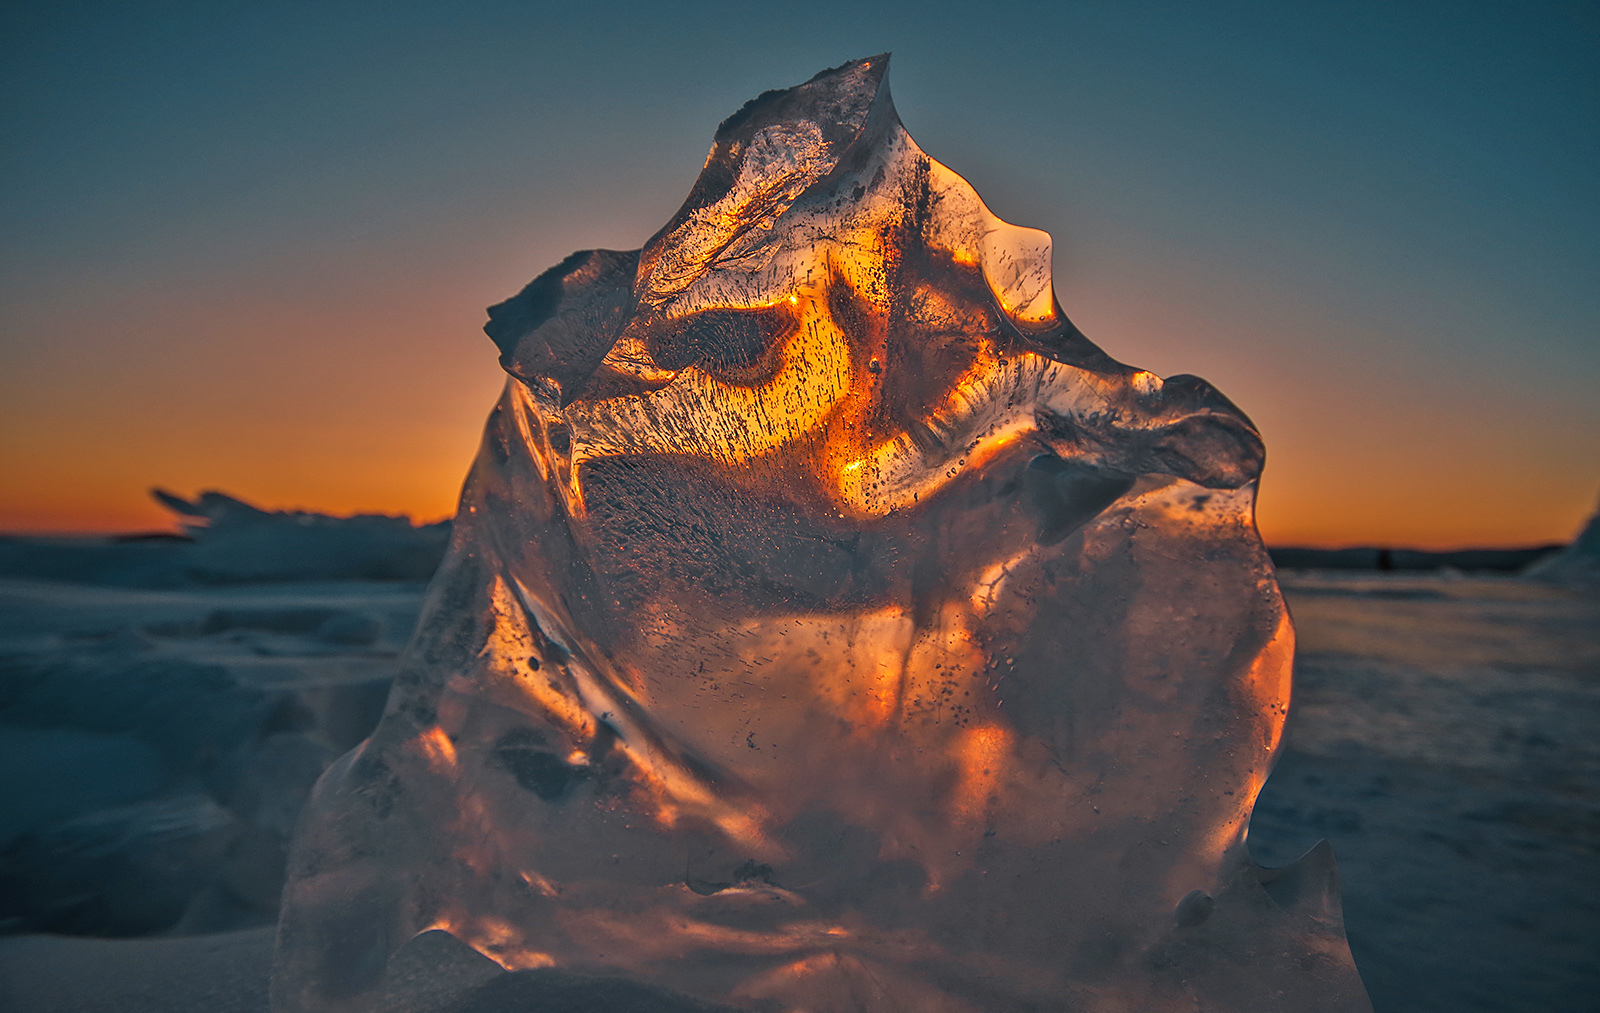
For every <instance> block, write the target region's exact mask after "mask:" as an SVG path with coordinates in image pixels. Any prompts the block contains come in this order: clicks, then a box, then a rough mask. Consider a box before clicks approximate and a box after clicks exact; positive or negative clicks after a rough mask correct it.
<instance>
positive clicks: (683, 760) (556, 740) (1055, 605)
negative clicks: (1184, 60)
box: [274, 57, 1368, 1013]
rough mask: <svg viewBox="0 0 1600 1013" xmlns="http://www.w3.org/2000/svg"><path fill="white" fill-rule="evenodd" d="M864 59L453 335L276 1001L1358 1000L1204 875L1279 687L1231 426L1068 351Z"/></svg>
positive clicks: (1283, 916)
mask: <svg viewBox="0 0 1600 1013" xmlns="http://www.w3.org/2000/svg"><path fill="white" fill-rule="evenodd" d="M886 68H887V58H886V57H874V58H870V59H866V60H860V61H855V62H853V63H849V64H846V65H844V66H842V67H839V68H837V69H834V70H830V71H825V72H824V73H822V74H819V75H818V76H817V77H816V78H814V79H812V80H811V81H809V82H807V83H805V84H803V85H800V86H798V87H795V88H791V89H788V90H786V91H779V92H769V93H767V94H764V95H762V96H761V97H759V98H757V99H755V100H754V101H752V102H750V103H749V104H747V105H746V106H745V107H744V108H742V109H741V110H739V111H738V112H737V113H735V114H734V115H733V116H732V117H730V118H729V119H728V120H727V121H726V122H724V123H723V124H722V126H721V127H720V128H719V130H718V131H717V135H716V139H715V142H714V144H713V147H712V149H711V153H710V156H709V157H708V159H707V162H706V165H705V168H704V170H703V171H702V173H701V175H700V177H699V179H698V180H697V181H696V183H695V185H694V188H693V190H692V191H691V193H690V195H689V198H688V200H687V201H686V203H685V204H684V206H683V208H682V209H681V210H680V211H679V212H678V213H677V214H676V215H675V216H674V217H673V218H672V219H671V220H670V221H669V222H668V223H667V224H666V225H665V226H664V227H663V228H662V229H661V231H660V232H658V233H657V234H656V235H655V236H654V237H653V238H651V239H650V240H649V242H647V243H646V244H645V245H644V247H643V249H641V250H639V251H631V252H617V251H607V250H594V251H587V252H583V253H578V254H574V255H573V256H572V257H570V258H568V259H567V260H566V261H564V262H563V263H561V264H560V265H558V266H557V267H555V268H553V269H551V270H550V271H548V272H546V273H545V274H543V275H541V276H540V277H539V278H537V279H535V280H534V281H533V282H532V283H531V284H529V285H528V287H527V288H526V289H524V290H523V291H522V292H521V293H519V294H518V295H516V296H515V297H513V298H512V299H510V300H508V301H507V302H505V303H502V304H501V305H499V306H496V307H494V308H492V309H491V310H490V322H489V324H488V326H487V328H486V329H487V330H488V332H489V335H490V336H491V337H492V338H493V339H494V341H495V343H496V345H497V346H498V347H499V349H500V352H501V362H502V364H503V365H504V367H505V369H506V370H507V372H508V373H509V374H510V377H511V379H510V381H509V382H508V384H507V387H506V390H505V394H504V396H503V397H502V398H501V400H500V402H499V403H498V404H497V405H496V406H495V408H494V410H493V412H492V413H491V416H490V419H489V423H488V427H487V431H486V433H485V437H484V442H483V446H482V450H481V451H480V453H479V455H478V458H477V461H476V462H475V464H474V465H473V468H472V471H471V474H470V476H469V478H468V480H467V483H466V487H465V490H464V492H463V496H462V501H461V508H460V512H459V515H458V517H457V521H456V525H455V530H454V534H453V541H452V546H451V549H450V552H449V555H448V556H447V557H446V560H445V562H444V564H443V566H442V568H441V570H440V572H439V574H438V576H437V577H436V578H435V581H434V584H433V586H432V589H431V591H430V593H429V599H428V602H427V605H426V607H425V611H424V615H423V618H422V621H421V624H420V626H419V628H418V632H417V634H416V636H415V638H414V639H413V641H412V643H411V645H410V647H409V648H408V651H407V653H406V655H405V657H404V659H403V661H402V665H401V672H400V675H399V677H398V679H397V681H396V685H395V689H394V691H393V694H392V696H391V698H390V700H389V705H388V709H387V711H386V713H385V716H384V718H383V720H382V722H381V723H380V725H379V726H378V729H377V731H376V732H375V733H374V735H373V736H372V738H371V739H370V740H369V741H368V742H366V743H365V744H364V745H362V746H361V747H359V748H358V749H356V750H355V751H354V752H352V753H350V754H349V755H348V756H346V757H345V758H344V759H343V760H342V761H340V762H339V763H338V764H336V765H335V766H334V767H333V768H332V769H331V770H330V771H329V772H328V774H327V775H325V776H324V778H323V780H322V781H321V782H320V784H319V786H318V788H317V790H316V792H315V795H314V797H313V800H312V803H311V806H310V808H309V810H308V812H307V815H306V817H305V818H304V820H303V822H302V824H301V828H300V831H299V835H298V839H297V843H296V845H295V850H294V853H293V855H292V857H291V862H290V872H289V885H288V888H287V891H286V893H285V897H284V901H285V906H284V913H283V917H282V922H281V924H280V930H279V948H278V955H277V962H276V969H275V972H274V973H275V979H274V1003H275V1006H276V1008H277V1009H278V1010H281V1011H289V1010H358V1009H376V1008H380V1007H383V1008H400V1007H403V1006H405V1005H406V1003H407V1002H408V1001H410V1000H407V999H406V998H405V996H406V995H407V994H411V995H413V996H414V997H417V998H416V1003H417V1004H421V1003H422V999H421V998H420V996H421V995H422V993H424V992H427V991H428V987H429V986H428V984H427V983H428V982H429V981H430V980H432V979H431V978H430V975H429V974H428V973H423V972H419V971H418V970H417V968H418V967H419V966H423V967H433V966H437V967H439V968H440V970H439V972H438V973H439V976H440V977H439V979H438V980H439V981H444V980H445V979H446V978H450V976H451V975H455V976H457V977H460V978H461V980H463V981H468V980H470V981H473V982H475V981H478V980H479V978H478V975H479V974H480V972H481V970H482V969H483V967H485V966H486V965H484V963H483V962H482V960H481V958H482V957H487V958H489V959H490V960H492V961H494V962H495V963H496V964H498V965H499V966H500V967H503V968H506V969H510V970H514V971H522V972H528V973H527V974H523V975H515V976H506V977H505V978H504V979H501V978H491V979H490V985H489V986H478V985H473V987H480V988H481V987H493V988H496V989H501V990H511V991H505V995H506V996H507V997H510V996H512V995H513V992H514V988H513V986H514V985H515V986H516V987H520V988H523V989H525V990H531V991H527V994H528V995H533V996H535V997H536V996H537V995H538V994H540V992H539V990H540V989H545V990H547V992H548V994H549V995H551V996H554V995H556V994H557V993H560V994H563V995H564V994H567V992H561V990H562V989H566V990H567V991H568V992H572V990H577V992H578V993H581V992H583V990H584V989H590V990H591V991H592V992H593V994H594V995H595V996H601V995H612V996H618V997H622V996H630V995H631V996H635V1000H626V1001H625V1000H624V999H622V998H617V999H615V1000H614V1001H615V1002H617V1003H623V1005H624V1006H625V1005H626V1002H634V1001H636V1002H637V1003H638V1004H640V1005H638V1006H637V1008H640V1009H643V1008H683V1009H688V1008H708V1005H707V1004H709V1005H710V1006H716V1007H719V1008H720V1007H733V1008H737V1009H747V1010H791V1011H799V1010H806V1011H812V1013H847V1011H861V1013H866V1011H872V1013H881V1011H899V1010H904V1011H917V1013H942V1011H949V1013H955V1011H962V1013H977V1011H1008V1010H1017V1011H1021V1010H1077V1011H1096V1013H1111V1011H1130V1010H1140V1011H1164V1010H1171V1011H1178V1010H1183V1011H1194V1010H1212V1011H1219V1013H1220V1011H1231V1013H1237V1011H1248V1010H1263V1011H1265V1010H1291V1009H1292V1010H1307V1011H1308V1010H1329V1011H1334V1010H1337V1011H1354V1010H1363V1009H1366V1008H1368V1006H1367V1002H1366V998H1365V995H1364V992H1363V990H1362V987H1361V984H1360V980H1359V978H1358V977H1357V975H1356V972H1355V968H1354V966H1353V964H1352V962H1351V959H1350V955H1349V951H1348V948H1347V947H1346V945H1345V941H1344V935H1343V928H1342V925H1341V920H1340V914H1339V907H1338V900H1337V885H1336V873H1335V871H1334V867H1333V863H1332V859H1331V856H1330V854H1329V853H1328V851H1327V849H1326V848H1325V847H1322V848H1319V849H1314V850H1313V851H1312V852H1311V853H1310V854H1308V855H1307V856H1306V858H1304V859H1302V860H1301V861H1300V862H1299V863H1297V864H1296V865H1293V866H1290V867H1288V868H1285V869H1276V870H1266V869H1261V868H1259V867H1257V866H1255V865H1254V864H1253V863H1252V862H1251V861H1250V859H1249V856H1248V853H1247V851H1246V849H1245V846H1244V834H1245V829H1246V826H1247V824H1248V821H1249V817H1250V812H1251V807H1252V805H1253V803H1254V800H1255V798H1256V795H1257V792H1258V791H1259V790H1260V788H1261V785H1262V783H1263V781H1264V780H1265V779H1266V775H1267V772H1268V769H1269V767H1270V765H1271V762H1272V758H1273V755H1274V752H1275V750H1276V748H1277V744H1278V741H1279V736H1280V732H1281V730H1282V726H1283V721H1284V717H1285V714H1286V713H1287V707H1288V703H1289V672H1290V661H1291V657H1292V653H1293V630H1292V627H1291V625H1290V622H1289V617H1288V615H1287V613H1286V612H1285V610H1284V606H1283V602H1282V599H1281V597H1280V596H1279V593H1278V588H1277V584H1276V582H1275V579H1274V575H1273V570H1272V567H1271V564H1270V562H1269V561H1268V559H1267V556H1266V552H1265V550H1264V549H1263V547H1262V545H1261V542H1260V539H1259V537H1258V535H1257V533H1256V530H1255V525H1254V521H1253V516H1252V511H1253V503H1254V496H1255V480H1256V478H1257V476H1258V475H1259V473H1260V468H1261V463H1262V456H1263V454H1262V444H1261V441H1260V438H1259V436H1258V435H1257V433H1256V431H1255V428H1254V427H1253V425H1252V424H1251V423H1250V421H1249V419H1247V418H1246V417H1245V416H1244V415H1243V414H1242V413H1241V412H1239V411H1238V409H1236V408H1235V407H1234V406H1233V405H1232V404H1231V403H1230V402H1228V401H1227V399H1225V398H1224V397H1222V396H1221V395H1220V394H1219V393H1217V391H1216V390H1215V389H1213V388H1212V387H1211V386H1210V385H1208V384H1206V383H1205V382H1204V381H1201V380H1199V379H1197V378H1194V377H1172V378H1168V379H1166V380H1163V379H1161V378H1159V377H1156V376H1154V375H1152V374H1150V373H1148V372H1145V371H1141V370H1138V369H1134V368H1132V367H1128V366H1124V365H1122V364H1121V363H1118V362H1116V361H1115V360H1113V359H1111V358H1110V357H1108V356H1107V355H1106V354H1105V353H1103V352H1102V351H1100V349H1098V348H1097V347H1095V346H1094V345H1093V344H1091V343H1090V342H1089V341H1088V340H1087V339H1086V338H1085V337H1084V336H1083V335H1082V334H1081V333H1079V332H1078V331H1077V329H1076V328H1074V327H1073V325H1072V324H1071V323H1070V322H1069V321H1068V320H1067V318H1066V316H1065V315H1064V314H1063V312H1062V310H1061V308H1060V306H1059V305H1058V303H1057V301H1056V298H1055V295H1054V292H1053V289H1052V287H1051V269H1050V241H1049V237H1048V236H1047V235H1045V234H1044V233H1042V232H1039V231H1036V230H1032V229H1026V228H1020V227H1017V226H1013V225H1009V224H1007V223H1005V222H1002V221H1000V220H999V219H997V218H996V217H995V216H994V215H992V214H991V213H990V212H989V211H988V209H987V208H986V207H985V206H984V205H983V202H982V201H981V200H980V199H979V198H978V196H977V194H976V193H975V192H974V191H973V190H972V188H971V187H970V186H969V185H968V184H967V183H966V182H965V181H964V180H962V179H961V178H960V177H959V176H957V175H956V174H955V173H953V172H951V171H950V170H949V169H947V168H946V167H944V166H942V165H940V164H939V163H938V162H935V161H934V160H933V159H931V158H929V157H928V156H927V155H926V154H924V153H923V152H922V151H921V150H920V149H919V148H918V147H917V146H916V144H915V143H914V142H913V141H912V140H911V138H910V136H909V135H908V134H907V133H906V132H905V130H904V128H903V127H902V126H901V125H900V122H899V119H898V117H897V116H896V114H895V111H894V107H893V104H892V103H891V101H890V99H889V92H888V87H887V85H886V83H885V78H884V74H885V70H886ZM440 930H442V931H440ZM422 933H429V935H427V936H422V935H421V934H422ZM444 933H448V935H445V934H444ZM450 937H454V940H453V941H451V938H450ZM413 940H415V942H413ZM419 947H422V948H424V949H426V950H427V952H428V953H434V954H436V955H435V956H433V957H428V958H427V960H424V959H423V958H422V957H419V956H417V954H418V952H420V951H419V950H418V948H419ZM452 948H453V949H452ZM473 951H476V952H475V953H474V952H473ZM445 952H451V953H455V954H456V957H452V958H450V960H445V958H443V957H438V956H437V953H445ZM429 960H432V961H435V963H432V964H430V963H428V961H429ZM418 961H422V963H421V964H420V965H419V963H418ZM439 961H443V963H439ZM452 961H453V963H452ZM491 970H492V968H491ZM450 980H455V979H454V978H450ZM408 982H409V983H414V984H415V987H414V988H412V986H410V985H408V984H407V983H408ZM504 982H509V983H510V984H507V983H504ZM435 985H437V982H435ZM438 987H442V986H438ZM463 987H466V986H463ZM408 988H412V991H411V992H409V993H408V992H407V989H408ZM549 990H554V991H549ZM435 991H437V988H435ZM429 994H432V993H429ZM574 994H576V993H574ZM650 996H654V997H655V998H654V999H650V998H648V997H650ZM639 997H644V998H639ZM673 997H675V998H673ZM479 999H480V1000H482V1002H488V1001H489V1000H488V999H485V998H484V997H483V996H482V995H480V996H479ZM430 1001H431V1000H430ZM441 1001H442V1000H441ZM474 1001H477V1000H474ZM507 1001H508V1002H509V1001H510V999H509V998H508V999H507ZM518 1001H521V1000H518ZM552 1001H554V1000H552ZM650 1002H656V1003H657V1004H658V1005H657V1006H650V1005H649V1003H650ZM663 1003H666V1004H669V1005H661V1004H663ZM670 1003H678V1005H676V1006H673V1005H670ZM480 1005H481V1003H480ZM418 1008H421V1005H418ZM463 1008H465V1007H463ZM471 1008H478V1006H472V1007H471ZM483 1008H489V1006H483ZM616 1008H619V1009H620V1008H623V1006H617V1007H616Z"/></svg>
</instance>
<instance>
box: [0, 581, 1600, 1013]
mask: <svg viewBox="0 0 1600 1013" xmlns="http://www.w3.org/2000/svg"><path fill="white" fill-rule="evenodd" d="M1283 582H1284V587H1285V590H1286V593H1287V595H1288V598H1289V601H1290V605H1291V608H1292V609H1293V611H1294V615H1295V618H1296V621H1297V624H1298V627H1299V631H1300V654H1299V661H1298V666H1297V672H1298V675H1297V680H1298V681H1297V688H1296V699H1295V711H1294V714H1293V717H1292V718H1291V726H1290V729H1289V732H1288V735H1287V738H1286V747H1285V751H1284V754H1283V756H1282V759H1281V760H1280V762H1279V764H1278V767H1277V770H1276V772H1275V773H1274V774H1273V776H1272V779H1271V780H1270V782H1269V783H1268V785H1267V788H1266V790H1265V792H1264V794H1263V795H1262V798H1261V800H1260V803H1259V805H1258V806H1257V810H1256V817H1255V820H1254V822H1253V823H1252V827H1251V846H1252V848H1253V849H1254V851H1255V853H1256V854H1257V856H1258V858H1259V859H1260V860H1261V861H1262V862H1263V863H1264V864H1268V865H1278V864H1283V863H1285V862H1288V861H1290V860H1292V859H1293V858H1294V857H1296V856H1297V855H1298V854H1299V853H1300V852H1302V851H1303V850H1305V849H1306V848H1307V847H1309V846H1310V845H1311V844H1313V843H1315V842H1316V841H1317V840H1320V839H1322V838H1327V839H1329V840H1331V841H1332V842H1333V844H1334V848H1335V852H1336V855H1337V857H1338V860H1339V864H1340V869H1341V872H1342V875H1343V881H1344V898H1345V915H1346V921H1347V927H1348V931H1349V936H1350V942H1351V947H1352V949H1353V950H1354V952H1355V955H1356V960H1357V962H1358V963H1359V965H1360V967H1361V970H1362V973H1363V975H1364V976H1365V978H1366V981H1367V983H1368V986H1369V988H1370V990H1371V993H1372V998H1373V1002H1374V1005H1375V1007H1376V1008H1377V1009H1378V1010H1379V1011H1380V1013H1384V1011H1394V1013H1400V1011H1432V1010H1438V1011H1445V1010H1448V1011H1452V1013H1456V1011H1473V1010H1526V1011H1530V1013H1531V1011H1539V1013H1560V1011H1579V1010H1594V1009H1595V1008H1596V999H1595V997H1596V996H1597V995H1600V776H1597V775H1600V734H1597V733H1600V596H1597V595H1594V594H1593V593H1580V592H1576V591H1570V590H1562V589H1559V588H1554V587H1549V586H1543V585H1539V584H1535V583H1530V582H1526V581H1521V580H1517V579H1515V578H1511V577H1483V576H1459V575H1448V574H1446V575H1419V574H1377V573H1363V572H1359V571H1344V572H1328V571H1303V572H1296V571H1288V572H1286V573H1285V574H1284V575H1283ZM422 588H423V585H422V584H421V583H419V582H415V581H413V582H383V581H322V582H316V583H230V584H222V585H200V584H190V585H188V586H178V587H168V588H165V589H155V588H137V587H107V586H89V585H82V584H65V583H58V582H50V581H44V580H37V579H3V580H0V919H3V921H0V928H3V929H4V930H5V931H7V932H9V933H10V935H9V937H8V938H5V939H0V1009H18V1010H29V1009H37V1010H66V1009H99V1008H104V1009H118V1010H126V1011H129V1013H139V1011H141V1010H146V1009H148V1010H155V1009H185V1008H193V1009H196V1010H198V1009H201V1008H212V1009H214V1008H221V1007H218V1006H216V1004H215V997H216V996H218V995H231V996H233V997H234V1003H233V1005H230V1006H229V1007H228V1008H237V1009H240V1010H247V1009H260V1008H262V1003H264V1001H265V1000H264V994H265V993H264V985H263V975H264V974H265V967H266V958H265V954H264V951H265V948H266V947H268V946H270V932H268V931H266V930H265V929H263V928H261V926H264V925H267V924H269V923H270V921H271V919H272V916H273V905H274V903H275V898H276V891H277V886H278V883H279V882H280V877H281V863H282V855H283V847H284V844H285V842H286V840H287V837H288V834H289V833H290V831H291V829H292V825H293V819H294V814H295V812H296V811H297V809H298V806H299V804H300V802H301V800H303V798H304V795H305V792H306V791H307V790H308V788H309V786H310V783H311V780H312V779H313V778H314V777H315V775H316V773H317V771H318V770H320V769H321V767H322V765H324V764H326V763H327V762H328V761H329V760H331V759H332V758H333V757H334V756H336V755H337V754H338V753H339V752H341V751H342V750H344V749H346V748H348V747H349V746H350V745H351V744H353V743H354V742H355V741H358V740H359V739H360V738H361V737H362V736H363V735H364V734H365V731H366V729H367V728H368V727H369V726H370V724H371V723H372V722H373V721H374V720H375V719H376V717H377V714H378V712H379V710H380V709H381V706H382V702H383V697H384V692H385V687H386V685H387V680H388V678H389V676H390V672H391V671H392V666H393V663H394V659H395V657H396V656H397V653H398V651H399V650H400V648H401V647H402V646H403V643H404V640H405V638H406V636H407V635H408V633H409V630H410V628H411V626H412V624H413V623H414V622H415V617H416V613H417V610H418V608H419V606H420V602H421V594H422ZM230 930H232V931H231V932H230ZM222 932H230V934H228V935H220V934H217V933H222ZM39 933H65V934H69V935H112V936H140V937H144V938H142V939H139V940H137V941H123V942H111V941H104V940H96V941H83V940H56V939H48V938H44V937H41V936H40V935H38V934H39ZM140 947H143V949H138V948H140ZM146 951H148V953H146ZM119 955H120V956H119ZM151 961H155V963H151ZM162 961H166V962H167V963H165V964H163V963H161V962H162ZM169 964H170V965H171V966H183V967H185V968H187V969H188V972H189V973H188V974H187V975H186V976H185V977H184V981H185V982H186V984H184V985H183V990H178V991H163V989H164V987H165V986H164V985H163V984H162V981H163V979H162V978H161V977H160V976H159V975H157V976H155V977H152V973H153V972H151V973H147V971H139V970H137V968H146V969H148V968H151V967H157V966H168V965H169ZM72 968H76V969H77V971H70V970H69V969H72ZM69 974H70V976H71V978H72V981H71V982H70V987H69V983H68V982H67V981H66V977H67V976H68V975H69ZM172 988H173V989H177V988H178V986H177V984H176V983H174V984H173V985H172ZM190 996H210V997H211V998H210V999H204V1000H202V999H200V998H189V997H190ZM208 1003H209V1004H210V1005H207V1004H208Z"/></svg>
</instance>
